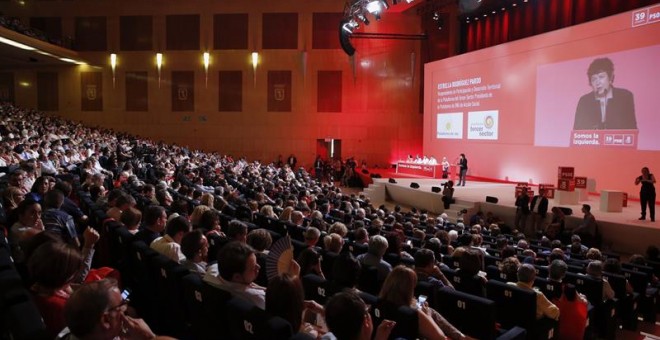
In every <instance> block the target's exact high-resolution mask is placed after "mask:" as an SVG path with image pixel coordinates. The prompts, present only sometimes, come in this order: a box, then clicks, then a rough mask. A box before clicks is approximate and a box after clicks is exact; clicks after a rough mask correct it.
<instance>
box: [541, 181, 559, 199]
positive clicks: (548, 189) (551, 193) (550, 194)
mask: <svg viewBox="0 0 660 340" xmlns="http://www.w3.org/2000/svg"><path fill="white" fill-rule="evenodd" d="M541 190H545V197H547V198H549V199H553V198H555V185H554V184H539V191H541Z"/></svg>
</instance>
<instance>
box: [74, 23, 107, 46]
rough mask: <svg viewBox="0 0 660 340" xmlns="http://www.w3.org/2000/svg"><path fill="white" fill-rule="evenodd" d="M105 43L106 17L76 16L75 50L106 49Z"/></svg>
mask: <svg viewBox="0 0 660 340" xmlns="http://www.w3.org/2000/svg"><path fill="white" fill-rule="evenodd" d="M107 43H108V36H107V28H106V17H76V36H75V49H76V50H78V51H106V50H107V49H108V48H107Z"/></svg>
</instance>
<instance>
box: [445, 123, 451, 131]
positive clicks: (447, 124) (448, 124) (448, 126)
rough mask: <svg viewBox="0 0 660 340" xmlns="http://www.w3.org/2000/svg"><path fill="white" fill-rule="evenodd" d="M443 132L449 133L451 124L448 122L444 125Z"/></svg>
mask: <svg viewBox="0 0 660 340" xmlns="http://www.w3.org/2000/svg"><path fill="white" fill-rule="evenodd" d="M445 130H446V131H451V122H450V121H447V123H445Z"/></svg>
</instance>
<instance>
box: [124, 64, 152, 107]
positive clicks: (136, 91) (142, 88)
mask: <svg viewBox="0 0 660 340" xmlns="http://www.w3.org/2000/svg"><path fill="white" fill-rule="evenodd" d="M148 110H149V78H148V74H147V71H135V72H126V111H148Z"/></svg>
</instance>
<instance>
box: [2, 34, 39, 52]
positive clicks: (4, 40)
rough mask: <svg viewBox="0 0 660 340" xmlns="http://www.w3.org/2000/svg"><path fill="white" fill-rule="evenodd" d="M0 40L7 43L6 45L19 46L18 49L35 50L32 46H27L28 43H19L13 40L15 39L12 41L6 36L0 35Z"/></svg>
mask: <svg viewBox="0 0 660 340" xmlns="http://www.w3.org/2000/svg"><path fill="white" fill-rule="evenodd" d="M0 42H1V43H4V44H7V45H11V46H14V47H18V48H20V49H24V50H28V51H34V50H35V48H34V47H31V46H28V45H24V44H21V43H19V42H15V41H13V40H10V39H7V38H3V37H0Z"/></svg>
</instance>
